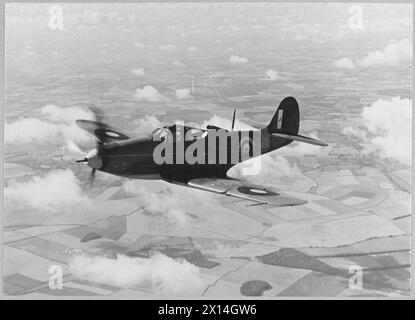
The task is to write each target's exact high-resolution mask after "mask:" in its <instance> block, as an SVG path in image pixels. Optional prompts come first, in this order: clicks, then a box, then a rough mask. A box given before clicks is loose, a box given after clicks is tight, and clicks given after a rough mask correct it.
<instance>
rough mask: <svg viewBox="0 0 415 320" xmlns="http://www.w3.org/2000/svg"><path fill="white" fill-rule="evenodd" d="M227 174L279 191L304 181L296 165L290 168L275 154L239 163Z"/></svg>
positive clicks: (271, 153)
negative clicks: (272, 187)
mask: <svg viewBox="0 0 415 320" xmlns="http://www.w3.org/2000/svg"><path fill="white" fill-rule="evenodd" d="M227 174H228V175H229V176H230V177H233V178H237V179H241V180H243V179H246V180H248V181H250V182H251V183H254V184H258V185H262V186H275V187H277V188H278V189H280V190H284V189H288V188H290V187H291V186H292V184H293V183H294V181H298V180H300V179H302V180H304V179H305V178H304V177H303V175H302V174H301V172H300V170H298V168H297V166H296V165H293V166H291V165H290V164H289V163H288V161H287V160H286V159H285V158H284V157H283V156H280V155H277V154H276V153H275V152H270V153H267V154H264V155H262V156H259V157H255V158H252V159H249V160H247V161H244V162H241V163H239V164H237V165H236V166H234V167H232V168H231V169H230V170H229V171H228V173H227Z"/></svg>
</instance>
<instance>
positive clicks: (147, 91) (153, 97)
mask: <svg viewBox="0 0 415 320" xmlns="http://www.w3.org/2000/svg"><path fill="white" fill-rule="evenodd" d="M134 97H135V98H136V99H138V100H139V101H142V100H143V101H148V102H159V101H164V100H165V98H164V97H163V95H162V94H161V93H160V92H158V90H157V89H156V88H154V87H153V86H148V85H147V86H145V87H144V88H143V89H137V90H136V91H135V94H134Z"/></svg>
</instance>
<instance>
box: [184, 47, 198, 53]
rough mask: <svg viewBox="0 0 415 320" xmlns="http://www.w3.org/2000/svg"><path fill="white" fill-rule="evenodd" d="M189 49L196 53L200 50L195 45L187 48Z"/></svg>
mask: <svg viewBox="0 0 415 320" xmlns="http://www.w3.org/2000/svg"><path fill="white" fill-rule="evenodd" d="M187 51H188V52H190V53H195V52H198V51H199V49H198V48H196V47H194V46H191V47H189V49H187Z"/></svg>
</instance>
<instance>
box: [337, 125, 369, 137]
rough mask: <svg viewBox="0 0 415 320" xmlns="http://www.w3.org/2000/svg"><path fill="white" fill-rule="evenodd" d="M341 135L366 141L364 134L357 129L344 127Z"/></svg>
mask: <svg viewBox="0 0 415 320" xmlns="http://www.w3.org/2000/svg"><path fill="white" fill-rule="evenodd" d="M342 133H343V134H344V135H346V136H348V137H349V138H352V137H355V138H359V139H366V132H365V131H363V130H361V129H358V128H354V127H346V128H343V130H342Z"/></svg>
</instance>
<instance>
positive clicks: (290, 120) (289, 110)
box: [268, 97, 300, 135]
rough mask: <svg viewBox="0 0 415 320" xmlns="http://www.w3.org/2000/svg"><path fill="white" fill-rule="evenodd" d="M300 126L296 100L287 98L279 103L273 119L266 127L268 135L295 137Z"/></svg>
mask: <svg viewBox="0 0 415 320" xmlns="http://www.w3.org/2000/svg"><path fill="white" fill-rule="evenodd" d="M299 126H300V111H299V108H298V103H297V100H295V98H293V97H287V98H285V99H284V100H282V101H281V103H280V106H279V107H278V109H277V112H275V115H274V117H273V118H272V120H271V122H270V123H269V125H268V131H269V132H270V133H285V134H290V135H296V134H297V133H298V128H299Z"/></svg>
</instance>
